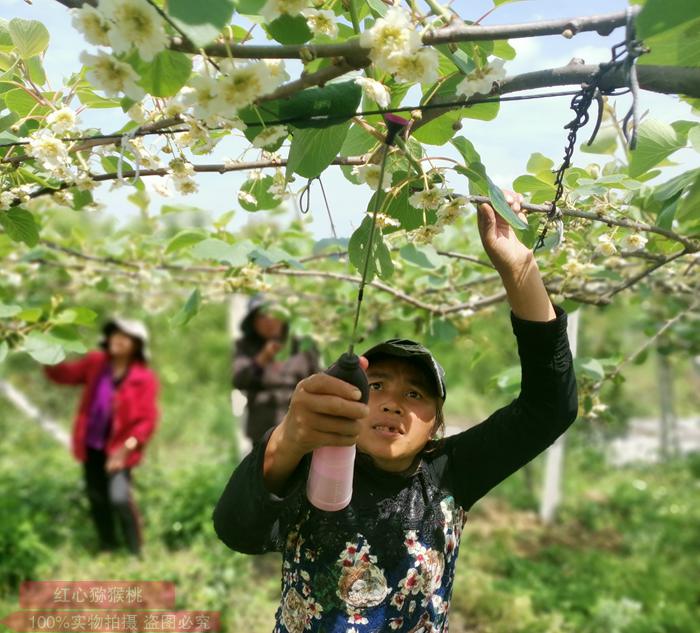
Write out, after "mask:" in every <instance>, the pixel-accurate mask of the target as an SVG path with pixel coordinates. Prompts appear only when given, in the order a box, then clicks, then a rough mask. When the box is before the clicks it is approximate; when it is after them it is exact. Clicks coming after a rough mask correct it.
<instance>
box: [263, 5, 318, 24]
mask: <svg viewBox="0 0 700 633" xmlns="http://www.w3.org/2000/svg"><path fill="white" fill-rule="evenodd" d="M308 6H309V2H308V0H267V2H266V3H265V5H264V6H263V8H262V9H261V10H260V14H261V15H262V16H263V17H264V18H265V20H266V21H267V22H272V21H273V20H276V19H277V18H278V17H280V16H281V15H291V16H295V15H299V14H301V13H302V11H303V10H304V9H306V8H307V7H308Z"/></svg>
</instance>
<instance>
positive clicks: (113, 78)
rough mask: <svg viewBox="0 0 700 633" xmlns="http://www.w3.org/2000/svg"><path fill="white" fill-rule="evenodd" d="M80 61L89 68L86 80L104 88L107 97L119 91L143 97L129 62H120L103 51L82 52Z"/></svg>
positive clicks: (136, 98)
mask: <svg viewBox="0 0 700 633" xmlns="http://www.w3.org/2000/svg"><path fill="white" fill-rule="evenodd" d="M80 61H81V62H82V63H83V64H84V65H85V66H89V67H90V69H91V70H89V71H88V73H87V78H88V81H90V82H92V83H93V84H94V85H95V87H96V88H99V89H100V90H104V93H105V94H106V95H107V96H108V97H116V96H117V95H119V93H124V94H125V95H126V96H127V97H130V98H132V99H135V100H139V99H140V98H141V97H143V95H144V91H143V88H140V87H139V86H138V85H136V82H137V81H138V80H139V76H138V75H137V74H136V71H135V70H134V69H133V68H132V67H131V66H129V64H125V63H124V62H120V61H119V60H118V59H116V58H114V57H112V56H111V55H108V54H107V53H105V52H104V51H98V53H97V55H91V54H90V53H86V52H83V53H81V54H80Z"/></svg>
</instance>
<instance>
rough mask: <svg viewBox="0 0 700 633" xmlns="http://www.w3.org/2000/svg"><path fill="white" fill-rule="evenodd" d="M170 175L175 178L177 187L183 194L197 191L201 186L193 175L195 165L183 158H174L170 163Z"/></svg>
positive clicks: (174, 181)
mask: <svg viewBox="0 0 700 633" xmlns="http://www.w3.org/2000/svg"><path fill="white" fill-rule="evenodd" d="M168 167H169V168H170V175H171V176H172V178H173V183H174V184H175V189H177V190H178V191H179V192H180V193H182V194H185V195H187V194H190V193H196V192H197V190H198V189H199V187H198V186H197V182H196V181H195V179H194V178H193V177H192V176H193V175H194V165H192V163H190V162H188V161H186V160H184V159H183V158H173V159H172V160H171V161H170V162H169V163H168Z"/></svg>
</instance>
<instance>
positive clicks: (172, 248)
mask: <svg viewBox="0 0 700 633" xmlns="http://www.w3.org/2000/svg"><path fill="white" fill-rule="evenodd" d="M205 238H206V235H205V234H204V233H202V232H200V231H192V230H188V229H185V230H184V231H180V232H179V233H178V234H177V235H175V236H174V237H173V238H171V240H170V241H169V242H168V244H167V246H166V247H165V252H166V254H170V253H175V252H177V251H180V250H182V249H183V248H189V247H190V246H193V245H194V244H197V243H199V242H201V241H202V240H204V239H205Z"/></svg>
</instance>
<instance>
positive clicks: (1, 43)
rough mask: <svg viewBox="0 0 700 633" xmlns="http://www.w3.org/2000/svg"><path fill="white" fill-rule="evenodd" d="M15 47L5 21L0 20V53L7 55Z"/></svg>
mask: <svg viewBox="0 0 700 633" xmlns="http://www.w3.org/2000/svg"><path fill="white" fill-rule="evenodd" d="M14 47H15V45H14V44H13V43H12V37H11V36H10V29H9V28H8V22H7V20H3V19H2V18H0V51H2V52H5V53H9V52H10V51H11V50H12V49H13V48H14Z"/></svg>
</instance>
